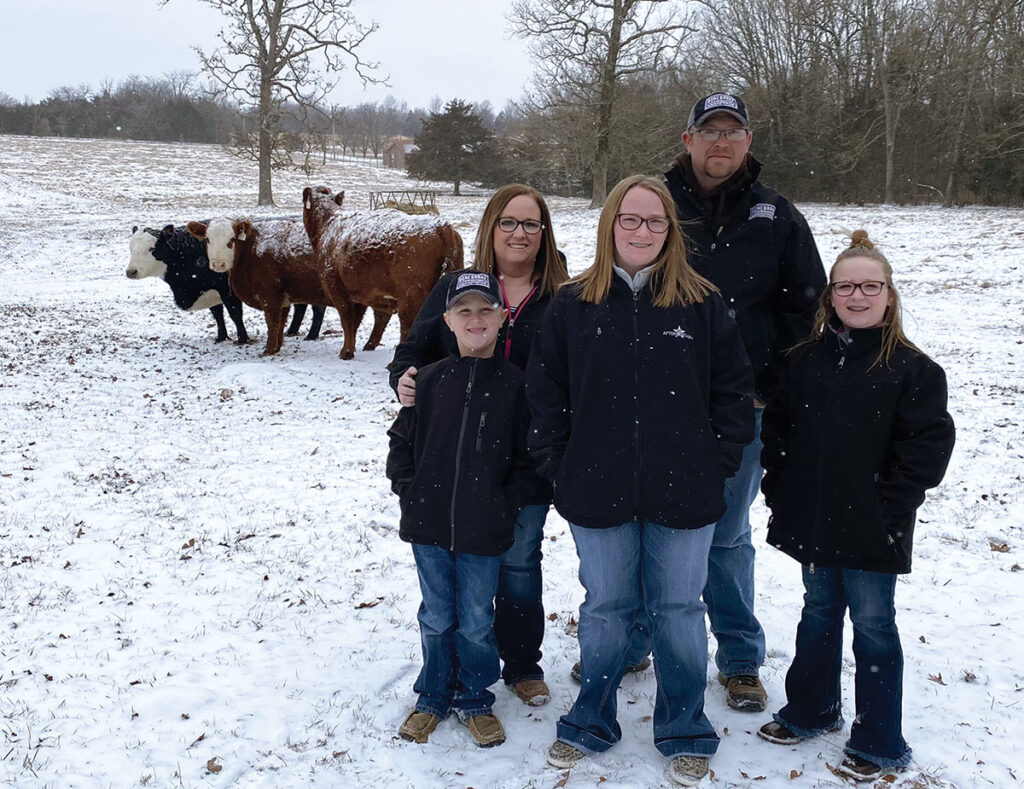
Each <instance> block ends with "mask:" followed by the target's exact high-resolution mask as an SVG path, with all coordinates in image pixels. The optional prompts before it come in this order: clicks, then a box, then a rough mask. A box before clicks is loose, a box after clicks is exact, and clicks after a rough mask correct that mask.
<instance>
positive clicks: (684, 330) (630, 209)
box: [526, 176, 754, 786]
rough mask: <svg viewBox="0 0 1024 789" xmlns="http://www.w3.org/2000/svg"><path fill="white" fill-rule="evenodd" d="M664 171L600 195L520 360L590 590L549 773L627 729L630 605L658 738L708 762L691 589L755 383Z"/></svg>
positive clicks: (749, 413)
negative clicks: (697, 261) (592, 249)
mask: <svg viewBox="0 0 1024 789" xmlns="http://www.w3.org/2000/svg"><path fill="white" fill-rule="evenodd" d="M674 217H675V207H674V205H673V202H672V197H671V196H670V195H669V192H668V189H667V188H666V187H665V185H664V184H663V183H662V182H661V181H660V180H659V179H654V178H650V177H647V176H633V177H630V178H627V179H625V180H624V181H622V182H620V183H619V184H617V185H616V186H615V188H614V189H612V190H611V193H610V194H609V195H608V200H607V201H606V203H605V205H604V208H603V209H602V211H601V216H600V219H599V220H598V226H597V251H596V254H595V258H594V263H593V265H591V267H590V268H589V269H587V270H586V271H585V272H583V273H582V274H581V275H580V276H578V277H576V278H575V279H573V280H571V281H570V282H569V283H568V284H567V285H566V286H565V287H563V288H562V289H561V290H559V291H558V293H557V294H556V295H555V297H554V299H553V300H552V302H551V306H550V307H549V308H548V312H547V314H546V315H545V316H544V323H543V325H542V327H541V331H540V334H539V336H538V339H537V344H536V347H535V348H534V352H533V354H532V355H531V357H530V363H529V365H528V367H527V372H526V392H527V400H528V401H529V403H530V409H531V413H532V419H531V423H530V427H531V431H530V439H529V444H530V451H531V453H532V454H533V455H534V457H535V458H536V459H537V461H538V464H539V470H540V473H541V475H542V476H544V477H545V478H546V479H548V480H550V481H551V482H552V483H553V484H554V490H555V508H556V509H557V510H558V512H559V514H561V515H562V516H563V517H564V518H565V519H566V520H567V521H568V522H569V526H570V529H571V531H572V535H573V539H574V540H575V543H576V553H577V555H578V556H579V561H580V570H579V577H580V582H581V583H582V584H583V586H584V588H585V590H586V598H585V600H584V602H583V605H582V606H581V607H580V616H579V645H580V688H579V695H578V696H577V698H576V701H575V703H574V704H573V706H572V709H570V710H569V712H568V713H566V714H565V715H563V716H562V718H561V719H560V720H559V722H558V727H557V740H556V741H555V742H554V744H553V745H552V746H551V747H550V749H549V750H548V755H547V759H548V762H549V764H551V765H552V766H554V767H558V768H561V769H565V768H569V767H572V766H573V765H575V764H576V763H577V762H578V761H579V760H580V759H582V758H584V756H585V755H587V754H593V753H599V752H602V751H605V750H607V749H608V748H611V747H612V746H613V745H614V744H615V743H616V742H618V740H619V739H620V738H621V735H622V732H621V730H620V728H619V724H618V722H617V720H616V690H617V688H618V686H619V682H620V680H621V679H622V677H623V674H624V673H625V672H626V670H627V661H628V659H629V653H630V641H631V631H632V630H633V626H634V623H635V622H636V620H637V617H638V615H640V614H641V613H644V614H646V620H647V621H648V622H649V623H650V629H651V641H652V644H653V652H654V664H655V675H656V678H657V682H658V691H657V695H656V700H655V706H654V744H655V747H656V748H657V749H658V750H659V751H660V752H661V754H662V755H663V756H665V757H667V758H668V764H667V766H666V773H667V775H668V777H669V778H670V779H671V780H672V781H673V782H675V783H678V784H682V785H686V786H695V785H696V784H697V783H699V782H700V780H701V779H702V778H703V777H704V776H705V775H706V774H707V772H708V759H709V757H710V756H711V755H713V754H714V753H715V751H716V750H717V748H718V735H717V734H716V733H715V730H714V728H713V727H712V725H711V723H710V721H709V720H708V718H707V716H706V715H705V714H704V688H705V685H706V678H707V631H706V629H705V626H704V613H705V610H706V608H705V605H704V603H703V602H701V593H702V591H703V589H704V584H705V581H706V579H707V573H708V554H709V551H710V549H711V538H712V534H713V532H714V523H715V521H716V520H718V518H719V517H720V516H721V515H722V513H723V512H724V511H725V495H724V488H725V480H726V478H727V477H729V476H731V475H732V474H734V473H735V471H736V469H737V468H739V465H740V460H741V458H742V455H743V447H744V446H746V445H747V444H749V443H750V441H751V440H752V439H753V437H754V406H753V386H754V379H753V374H752V372H751V368H750V363H749V362H748V360H747V354H746V351H745V350H744V348H743V343H742V341H741V339H740V335H739V329H738V328H737V326H736V322H735V321H734V320H733V318H732V317H731V316H730V315H729V310H728V308H727V307H726V305H725V303H724V302H723V300H722V298H721V297H720V296H719V295H718V292H717V290H716V288H715V286H714V285H712V284H711V283H710V282H708V281H707V280H706V279H704V278H703V277H702V276H700V275H699V274H698V273H697V272H696V271H694V270H693V269H692V268H691V267H690V265H689V263H688V262H687V259H686V248H685V244H684V242H683V236H682V234H681V232H680V230H679V226H678V224H677V223H676V222H675V221H674Z"/></svg>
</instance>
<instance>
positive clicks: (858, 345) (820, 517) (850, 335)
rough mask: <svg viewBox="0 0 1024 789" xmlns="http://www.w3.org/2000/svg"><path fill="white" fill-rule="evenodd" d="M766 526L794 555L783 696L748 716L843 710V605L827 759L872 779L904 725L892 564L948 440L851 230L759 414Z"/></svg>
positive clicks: (789, 729)
mask: <svg viewBox="0 0 1024 789" xmlns="http://www.w3.org/2000/svg"><path fill="white" fill-rule="evenodd" d="M761 438H762V441H763V442H764V451H763V453H762V456H761V463H762V465H763V466H764V468H765V476H764V480H763V482H762V485H761V489H762V491H763V492H764V495H765V501H766V502H767V504H768V506H769V508H770V509H771V511H772V517H771V520H770V521H769V524H768V541H769V542H770V543H771V544H772V545H775V546H776V547H778V548H780V549H781V550H782V551H784V552H785V553H787V554H789V555H790V556H792V557H793V558H795V559H796V560H797V561H799V562H800V563H801V564H802V565H803V579H804V587H805V590H806V595H805V597H804V609H803V613H802V615H801V619H800V624H799V626H798V628H797V638H796V653H795V656H794V658H793V664H792V666H791V667H790V669H789V672H788V674H787V675H786V696H787V701H788V703H787V705H786V706H785V707H783V708H782V709H781V710H780V711H779V712H778V713H777V714H776V715H775V720H774V721H773V722H772V723H767V724H765V725H764V726H763V727H761V729H760V731H759V732H758V733H759V734H760V736H761V737H763V738H764V739H766V740H769V741H770V742H775V743H781V744H791V743H795V742H799V741H800V740H802V739H805V738H807V737H811V736H814V735H817V734H820V733H823V732H826V731H832V730H836V729H839V728H841V727H842V726H843V717H842V708H841V699H840V673H841V670H842V646H843V638H842V634H843V617H844V613H845V610H846V608H849V610H850V619H851V620H852V622H853V631H854V641H853V646H854V650H853V651H854V658H855V660H856V719H855V721H854V723H853V726H852V727H851V730H850V739H849V740H848V741H847V743H846V747H845V752H846V757H845V759H844V760H843V762H842V764H841V765H840V766H839V768H838V771H839V772H841V773H842V774H844V775H846V776H848V777H851V778H853V779H854V780H873V779H874V778H875V777H877V776H878V775H879V774H880V773H881V771H882V770H883V769H898V768H900V767H903V766H905V765H906V764H907V763H909V761H910V755H911V751H910V747H909V746H908V745H907V743H906V742H905V741H904V739H903V734H902V725H901V720H902V704H901V699H902V685H903V652H902V649H901V647H900V641H899V632H898V631H897V629H896V620H895V606H894V593H895V588H896V575H897V574H898V573H908V572H910V556H911V550H912V540H913V533H914V520H915V512H916V510H917V508H918V507H919V506H920V505H921V503H922V502H923V501H924V496H925V491H926V490H927V489H928V488H932V487H935V486H936V485H938V484H939V482H940V481H941V480H942V476H943V474H944V473H945V470H946V465H947V464H948V462H949V458H950V454H951V452H952V449H953V441H954V428H953V420H952V419H951V418H950V416H949V414H948V413H947V411H946V377H945V374H944V373H943V371H942V368H941V367H939V365H937V364H936V363H935V362H933V361H932V360H931V359H929V358H928V357H927V356H925V354H923V353H922V352H921V351H919V350H918V349H917V348H916V347H914V345H912V344H911V343H910V341H909V340H908V339H907V338H906V336H905V335H904V333H903V329H902V325H901V320H900V302H899V295H898V293H897V292H896V289H895V287H894V286H893V283H892V269H891V268H890V266H889V263H888V261H886V259H885V257H884V256H883V255H882V254H881V253H880V252H878V250H876V249H875V248H874V245H873V244H872V243H871V241H870V240H869V239H868V237H867V234H866V233H865V232H864V231H857V232H856V233H854V234H853V238H852V242H851V245H850V247H849V248H847V249H845V250H844V251H843V252H842V253H840V255H839V258H838V260H837V261H836V263H835V265H834V266H833V267H832V272H831V275H830V284H829V286H828V288H826V289H825V292H824V293H823V294H822V297H821V304H820V308H819V310H818V315H817V318H816V321H815V327H814V331H813V333H812V335H811V337H810V339H808V340H807V341H806V342H804V343H802V344H801V345H799V346H797V347H796V348H795V349H794V350H793V351H792V353H791V354H790V356H789V358H788V360H787V364H786V365H785V367H784V368H783V371H782V375H781V378H780V380H779V385H778V387H777V388H776V390H775V392H774V394H773V396H772V398H771V400H770V401H769V403H768V407H767V408H766V409H765V413H764V421H763V424H762V428H761Z"/></svg>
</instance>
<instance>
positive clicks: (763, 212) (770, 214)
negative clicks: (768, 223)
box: [747, 203, 775, 220]
mask: <svg viewBox="0 0 1024 789" xmlns="http://www.w3.org/2000/svg"><path fill="white" fill-rule="evenodd" d="M747 219H748V220H750V219H768V220H772V219H775V206H774V205H773V204H772V203H757V204H756V205H753V206H751V208H750V216H749V217H747Z"/></svg>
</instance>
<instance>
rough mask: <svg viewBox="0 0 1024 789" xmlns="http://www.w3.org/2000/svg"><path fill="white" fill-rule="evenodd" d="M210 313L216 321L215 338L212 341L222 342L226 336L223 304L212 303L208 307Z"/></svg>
mask: <svg viewBox="0 0 1024 789" xmlns="http://www.w3.org/2000/svg"><path fill="white" fill-rule="evenodd" d="M210 313H211V314H212V315H213V319H214V320H215V321H216V322H217V339H216V340H214V342H224V340H226V339H227V338H228V327H227V325H226V324H225V323H224V305H223V304H214V305H213V306H212V307H210Z"/></svg>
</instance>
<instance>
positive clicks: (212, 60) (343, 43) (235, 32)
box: [161, 0, 382, 205]
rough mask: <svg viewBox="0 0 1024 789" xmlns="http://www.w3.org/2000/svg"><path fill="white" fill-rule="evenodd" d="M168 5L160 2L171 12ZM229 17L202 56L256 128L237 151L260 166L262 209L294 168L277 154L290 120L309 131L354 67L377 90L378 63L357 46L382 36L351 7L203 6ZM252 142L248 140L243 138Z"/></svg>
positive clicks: (281, 1)
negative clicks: (340, 76)
mask: <svg viewBox="0 0 1024 789" xmlns="http://www.w3.org/2000/svg"><path fill="white" fill-rule="evenodd" d="M168 2H170V0H162V2H161V5H166V4H167V3H168ZM201 2H203V3H205V4H206V5H208V6H211V7H213V8H215V9H216V10H217V11H219V12H220V13H221V14H222V15H223V16H224V17H225V18H226V24H225V27H224V28H223V29H222V30H221V31H220V32H219V34H218V38H219V39H220V45H219V46H218V48H217V49H215V50H214V51H213V52H209V53H206V52H203V51H201V50H199V49H197V50H196V52H197V53H198V54H199V58H200V60H201V62H202V65H203V71H204V72H205V73H206V74H208V75H209V76H210V77H211V78H212V79H213V80H214V82H215V84H216V86H217V92H218V93H219V94H220V95H222V96H223V97H225V98H228V99H229V100H232V101H235V102H237V103H238V105H239V107H240V108H241V109H242V110H243V112H245V113H246V114H248V115H249V116H250V117H251V118H252V120H253V124H254V127H255V128H254V131H253V136H254V139H253V140H252V141H251V142H247V141H246V139H241V140H239V141H238V142H239V146H238V150H239V151H240V152H241V153H242V155H245V156H250V157H252V158H254V159H256V161H257V162H258V163H259V204H260V205H273V202H274V197H273V189H272V182H271V172H272V170H273V169H274V167H280V166H283V165H284V164H285V163H287V162H288V161H289V159H288V157H287V152H286V151H278V152H277V153H278V158H275V148H276V147H277V146H276V141H277V135H278V134H279V131H280V123H281V120H282V117H283V115H284V114H291V115H293V116H294V117H295V118H296V120H297V121H299V122H300V123H302V124H303V125H305V124H306V122H307V120H308V117H309V115H310V113H312V112H316V113H319V112H320V111H319V110H317V109H316V107H317V106H318V105H321V104H323V103H324V99H325V98H326V95H327V93H328V92H329V91H330V90H331V89H332V88H333V87H334V86H335V85H336V84H337V78H334V77H333V76H332V75H335V74H337V73H338V72H340V71H341V70H342V69H343V68H344V67H345V64H346V63H351V65H352V67H353V68H354V69H355V72H356V74H357V76H358V77H359V78H360V79H361V80H362V81H363V84H367V83H376V82H380V81H382V80H379V79H376V78H375V77H374V76H373V72H374V71H375V69H376V68H377V64H376V63H370V62H366V61H364V60H362V59H361V58H360V56H359V55H358V53H357V50H358V48H359V46H360V45H361V44H362V43H363V41H365V40H366V37H367V36H369V35H370V34H371V33H373V32H374V31H375V30H376V29H377V24H376V23H373V24H371V25H368V26H367V25H362V24H360V23H359V22H358V21H357V20H356V18H355V16H354V15H353V14H352V12H351V10H350V7H351V5H352V0H201ZM244 137H246V135H243V138H244Z"/></svg>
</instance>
